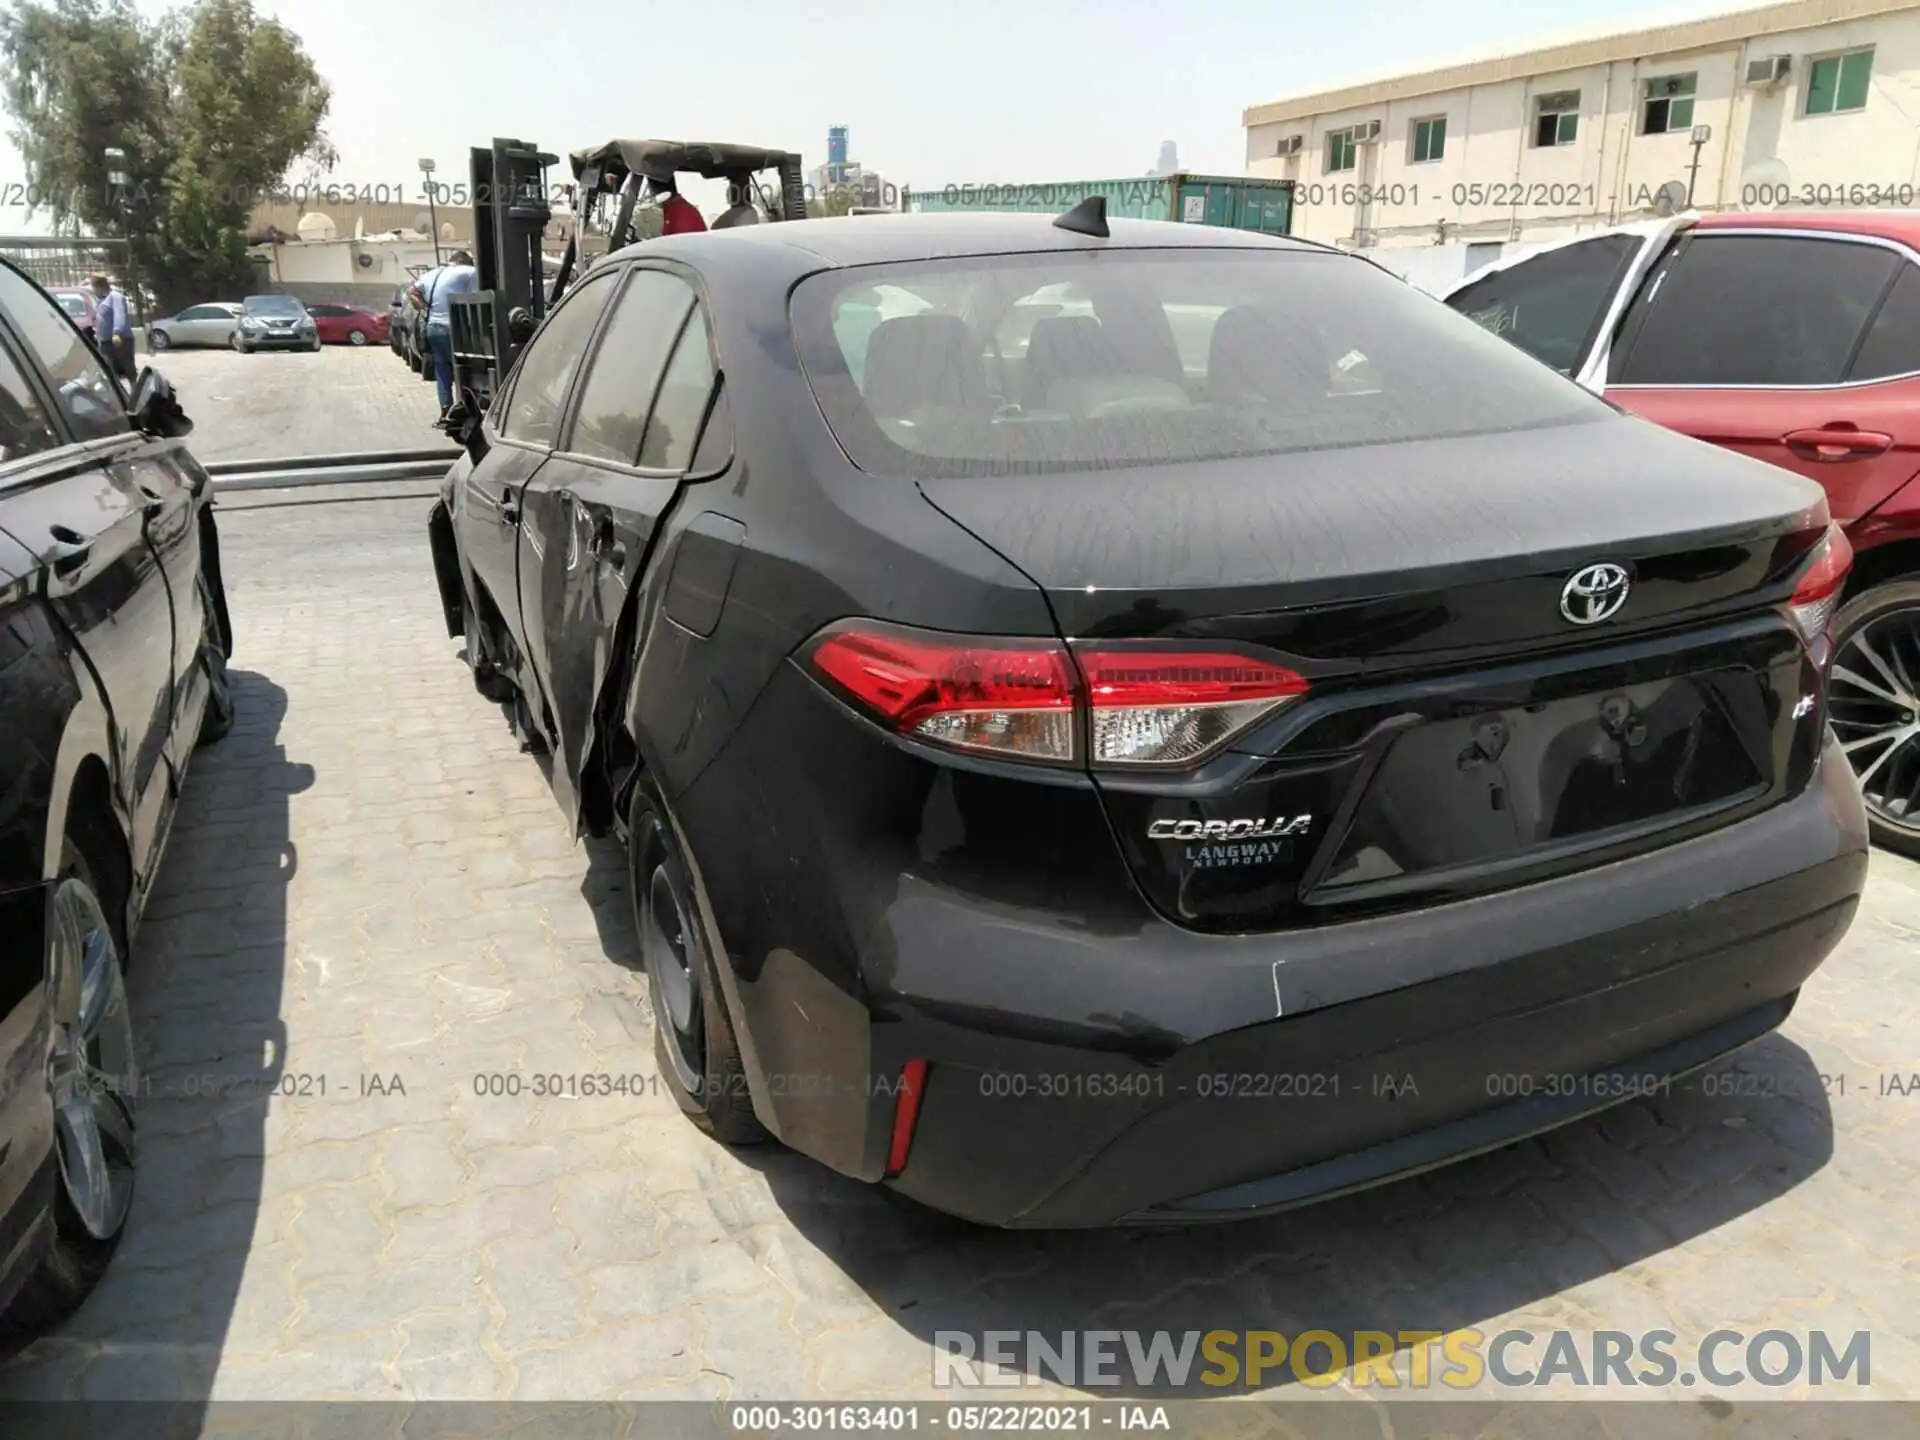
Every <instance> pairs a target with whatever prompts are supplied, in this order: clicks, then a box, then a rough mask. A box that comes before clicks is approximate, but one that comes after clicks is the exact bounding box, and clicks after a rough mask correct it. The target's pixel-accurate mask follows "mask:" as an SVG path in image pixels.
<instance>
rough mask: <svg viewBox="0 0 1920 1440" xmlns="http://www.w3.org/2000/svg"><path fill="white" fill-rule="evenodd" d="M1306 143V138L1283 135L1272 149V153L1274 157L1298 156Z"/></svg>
mask: <svg viewBox="0 0 1920 1440" xmlns="http://www.w3.org/2000/svg"><path fill="white" fill-rule="evenodd" d="M1306 143H1307V137H1306V136H1304V135H1285V136H1282V137H1281V139H1280V143H1279V144H1278V145H1276V146H1274V147H1273V153H1274V154H1276V155H1298V154H1299V153H1300V151H1301V148H1302V147H1303V146H1304V145H1305V144H1306Z"/></svg>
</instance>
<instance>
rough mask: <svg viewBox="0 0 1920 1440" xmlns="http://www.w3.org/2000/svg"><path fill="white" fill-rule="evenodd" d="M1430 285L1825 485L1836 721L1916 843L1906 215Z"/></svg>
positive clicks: (1519, 263) (1842, 220)
mask: <svg viewBox="0 0 1920 1440" xmlns="http://www.w3.org/2000/svg"><path fill="white" fill-rule="evenodd" d="M1445 299H1446V303H1447V304H1449V305H1451V306H1453V307H1454V308H1455V309H1456V310H1459V311H1461V312H1463V313H1465V314H1467V315H1470V316H1472V317H1473V318H1474V319H1476V320H1478V321H1480V323H1482V324H1483V325H1486V326H1487V327H1488V328H1489V329H1493V330H1495V331H1498V332H1499V333H1501V334H1503V335H1505V336H1506V337H1507V338H1508V339H1510V340H1512V341H1513V342H1514V343H1515V344H1517V345H1519V346H1520V347H1521V348H1522V349H1524V350H1527V351H1528V352H1530V353H1531V354H1533V355H1535V356H1537V357H1538V358H1540V359H1542V360H1544V361H1546V362H1547V363H1548V364H1550V365H1553V366H1554V367H1555V368H1556V369H1558V370H1560V371H1561V372H1562V373H1564V374H1567V375H1570V376H1572V377H1574V378H1575V379H1577V380H1579V381H1580V382H1581V383H1582V384H1583V385H1586V386H1587V387H1588V388H1589V389H1591V390H1594V391H1596V392H1598V393H1601V394H1604V395H1605V396H1606V398H1607V399H1608V400H1610V401H1612V402H1613V403H1614V404H1616V405H1618V406H1619V407H1620V408H1622V409H1623V410H1628V411H1631V412H1632V413H1634V414H1636V415H1641V416H1644V417H1645V418H1646V419H1648V420H1652V421H1655V422H1657V423H1658V424H1660V425H1664V426H1666V427H1668V428H1669V429H1673V430H1678V431H1680V432H1682V433H1683V434H1687V435H1691V436H1694V437H1695V438H1696V439H1700V440H1707V441H1711V442H1712V443H1714V444H1716V445H1722V446H1725V447H1726V448H1728V449H1730V450H1738V451H1740V452H1742V453H1743V454H1747V455H1752V456H1755V457H1757V458H1759V459H1762V460H1768V461H1771V462H1772V463H1774V464H1776V465H1780V466H1784V467H1785V468H1787V469H1789V470H1795V471H1798V472H1799V473H1800V474H1802V475H1805V476H1807V477H1808V478H1809V479H1812V480H1817V481H1819V482H1820V484H1821V485H1822V486H1824V487H1825V489H1826V492H1827V503H1828V505H1829V507H1830V509H1831V511H1832V514H1833V518H1834V519H1836V520H1838V521H1839V522H1840V523H1841V525H1842V526H1843V527H1844V529H1845V531H1846V534H1847V537H1848V539H1849V540H1850V541H1851V542H1852V545H1853V549H1854V552H1855V560H1854V568H1853V574H1852V576H1851V577H1850V579H1849V580H1848V582H1847V586H1846V589H1845V591H1844V592H1843V593H1842V595H1841V597H1840V604H1841V607H1842V608H1841V611H1840V615H1839V619H1838V622H1837V625H1836V627H1835V641H1834V644H1835V658H1834V663H1833V670H1832V681H1831V685H1832V706H1831V712H1830V713H1831V718H1832V722H1833V728H1834V732H1835V734H1836V735H1838V736H1839V738H1840V741H1841V743H1842V744H1843V745H1844V746H1845V748H1846V750H1847V753H1848V755H1849V756H1850V757H1851V758H1852V760H1853V765H1854V769H1855V771H1856V772H1857V773H1858V775H1859V777H1860V781H1861V789H1862V791H1863V793H1864V795H1865V798H1866V802H1867V811H1868V815H1869V818H1870V821H1871V824H1872V828H1873V835H1874V839H1875V840H1876V841H1877V842H1878V843H1880V844H1882V845H1885V846H1886V847H1888V848H1889V849H1893V850H1898V851H1900V852H1902V853H1904V854H1907V855H1911V856H1914V857H1916V858H1920V482H1917V481H1916V478H1915V477H1916V474H1920V216H1917V215H1914V214H1910V213H1906V212H1897V213H1895V212H1879V211H1824V212H1819V211H1816V212H1807V213H1764V212H1763V213H1751V212H1749V213H1744V214H1719V215H1707V216H1699V215H1684V216H1678V217H1675V218H1673V219H1670V220H1656V221H1649V222H1646V223H1644V224H1637V225H1628V226H1623V227H1621V228H1619V229H1617V230H1608V231H1602V232H1599V233H1597V234H1592V235H1585V236H1581V237H1579V238H1577V239H1574V240H1571V241H1567V242H1564V243H1562V244H1558V245H1553V246H1550V247H1546V248H1542V249H1536V250H1532V251H1531V252H1528V253H1523V254H1521V255H1519V256H1516V257H1515V258H1513V259H1510V260H1503V261H1500V262H1497V263H1496V264H1495V265H1493V266H1492V267H1489V268H1488V269H1485V270H1481V271H1478V272H1476V273H1475V274H1473V275H1472V276H1469V277H1468V278H1467V279H1466V280H1465V281H1463V282H1462V283H1461V284H1460V285H1458V286H1456V287H1455V288H1454V289H1453V290H1451V291H1450V292H1449V293H1448V294H1447V295H1446V297H1445Z"/></svg>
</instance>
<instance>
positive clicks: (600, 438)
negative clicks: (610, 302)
mask: <svg viewBox="0 0 1920 1440" xmlns="http://www.w3.org/2000/svg"><path fill="white" fill-rule="evenodd" d="M693 304H694V294H693V287H692V286H691V285H689V284H687V282H686V281H684V280H682V279H681V278H680V277H679V276H677V275H669V274H668V273H667V272H666V271H664V270H636V271H634V272H633V279H632V280H631V281H629V282H628V284H627V288H626V289H625V290H623V291H621V292H620V298H619V299H618V300H616V301H614V307H613V318H612V319H610V320H608V321H607V328H606V331H605V333H603V334H602V335H601V337H600V345H599V347H598V348H597V349H596V350H595V351H594V354H593V362H592V364H591V365H590V366H589V368H588V370H587V378H586V382H585V383H584V384H583V385H582V386H581V387H580V408H579V410H578V412H577V413H576V414H575V416H574V421H573V435H572V437H571V438H570V439H569V440H568V442H567V448H568V449H569V450H571V451H573V452H574V453H575V454H579V455H591V456H593V457H594V458H595V459H599V460H612V461H615V462H616V463H618V464H621V465H632V464H634V463H635V461H636V460H637V459H638V458H639V455H640V440H641V437H642V436H643V435H644V434H645V433H646V429H647V408H648V406H649V405H651V404H652V403H653V392H654V390H655V389H656V388H657V387H658V385H659V383H660V372H661V371H662V370H664V369H665V368H666V364H667V355H668V353H669V352H670V351H671V350H672V349H673V342H674V340H675V338H676V337H677V336H678V335H679V334H680V327H681V326H682V325H683V324H685V323H686V319H687V311H688V310H689V309H691V308H692V307H693Z"/></svg>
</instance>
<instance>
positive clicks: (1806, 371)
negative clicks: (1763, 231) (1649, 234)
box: [1609, 234, 1900, 385]
mask: <svg viewBox="0 0 1920 1440" xmlns="http://www.w3.org/2000/svg"><path fill="white" fill-rule="evenodd" d="M1899 264H1900V259H1899V257H1898V256H1897V255H1895V254H1894V253H1893V252H1891V251H1889V250H1884V249H1882V248H1881V247H1879V246H1877V245H1862V244H1857V243H1854V242H1852V241H1846V240H1821V239H1815V238H1812V237H1805V236H1790V235H1712V234H1704V235H1700V234H1697V235H1695V236H1693V237H1692V239H1691V240H1690V241H1689V242H1688V243H1687V244H1686V245H1685V246H1683V247H1681V249H1680V250H1679V251H1678V252H1677V253H1676V254H1675V256H1674V258H1673V260H1672V261H1671V262H1670V263H1669V264H1668V265H1666V266H1665V267H1664V268H1663V269H1662V270H1661V271H1659V272H1657V273H1656V274H1655V275H1654V276H1653V278H1652V279H1651V280H1650V281H1649V283H1648V284H1647V286H1646V289H1645V290H1644V291H1643V292H1642V294H1641V295H1640V296H1639V297H1638V298H1637V299H1636V300H1635V301H1634V302H1633V309H1632V311H1631V312H1629V314H1628V316H1627V323H1626V325H1625V326H1624V327H1623V328H1622V331H1621V338H1622V340H1623V342H1624V348H1623V350H1622V352H1621V353H1620V356H1619V361H1618V363H1617V364H1616V365H1615V366H1614V373H1613V374H1612V375H1611V376H1610V377H1609V378H1610V379H1611V380H1612V381H1613V383H1614V384H1616V385H1837V384H1839V383H1840V382H1841V381H1842V380H1844V379H1845V378H1846V375H1847V370H1848V361H1849V360H1850V359H1851V357H1852V356H1853V353H1854V348H1855V347H1856V346H1857V345H1858V344H1859V343H1860V340H1861V338H1862V332H1863V331H1864V330H1865V329H1866V326H1867V322H1868V320H1869V319H1870V318H1871V317H1872V315H1873V312H1874V307H1875V306H1876V305H1877V304H1878V303H1879V300H1880V296H1881V295H1882V294H1883V293H1884V292H1885V290H1886V288H1887V284H1888V282H1889V281H1891V280H1892V279H1893V274H1894V269H1895V267H1896V266H1898V265H1899Z"/></svg>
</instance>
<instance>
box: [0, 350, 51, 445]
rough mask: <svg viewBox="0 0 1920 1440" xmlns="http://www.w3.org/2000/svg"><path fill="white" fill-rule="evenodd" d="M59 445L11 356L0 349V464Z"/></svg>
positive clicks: (43, 411)
mask: <svg viewBox="0 0 1920 1440" xmlns="http://www.w3.org/2000/svg"><path fill="white" fill-rule="evenodd" d="M59 443H60V437H59V436H57V435H55V434H54V433H53V425H52V424H51V423H50V422H49V421H48V419H47V412H46V411H45V410H44V409H43V408H42V407H41V405H40V401H39V398H38V397H37V396H35V394H34V393H33V387H32V386H31V385H29V384H28V383H27V377H26V376H25V375H23V374H21V373H20V367H19V366H18V365H17V364H15V363H14V358H13V356H12V355H10V354H8V353H7V352H6V351H5V350H0V465H4V464H6V463H7V462H8V461H11V460H18V459H19V458H20V457H21V456H22V455H33V454H36V453H38V452H39V451H42V450H51V449H53V447H54V446H56V445H58V444H59Z"/></svg>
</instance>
